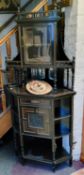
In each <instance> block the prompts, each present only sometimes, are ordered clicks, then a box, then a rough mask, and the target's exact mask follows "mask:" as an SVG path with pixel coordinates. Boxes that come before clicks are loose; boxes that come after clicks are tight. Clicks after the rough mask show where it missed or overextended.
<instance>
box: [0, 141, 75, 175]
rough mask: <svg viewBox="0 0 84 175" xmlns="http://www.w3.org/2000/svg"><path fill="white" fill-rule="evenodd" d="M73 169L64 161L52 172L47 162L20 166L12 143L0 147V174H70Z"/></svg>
mask: <svg viewBox="0 0 84 175" xmlns="http://www.w3.org/2000/svg"><path fill="white" fill-rule="evenodd" d="M75 171H76V169H75V168H74V166H72V167H69V166H68V165H67V164H66V163H62V164H60V165H57V167H56V171H55V172H54V173H53V172H52V167H51V166H50V165H47V164H44V165H43V164H39V163H38V164H35V163H26V164H25V165H24V166H22V165H21V164H20V163H19V160H18V158H17V156H16V155H15V153H14V147H13V144H6V145H4V146H1V147H0V175H53V174H54V175H71V173H73V172H75Z"/></svg>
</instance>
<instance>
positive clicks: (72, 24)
mask: <svg viewBox="0 0 84 175" xmlns="http://www.w3.org/2000/svg"><path fill="white" fill-rule="evenodd" d="M65 14H66V15H65V16H66V22H65V51H66V53H67V55H68V56H69V58H70V59H72V58H73V56H75V58H76V60H75V62H76V65H75V84H74V90H75V91H76V92H77V94H76V95H75V98H74V121H73V142H74V143H76V144H74V147H73V158H74V159H75V160H79V159H80V153H81V138H82V118H83V98H84V95H83V94H84V69H83V68H84V1H83V0H73V3H72V6H71V7H69V8H67V9H66V13H65Z"/></svg>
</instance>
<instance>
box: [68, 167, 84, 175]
mask: <svg viewBox="0 0 84 175" xmlns="http://www.w3.org/2000/svg"><path fill="white" fill-rule="evenodd" d="M71 175H84V168H83V169H80V170H78V171H76V172H74V173H72V174H71Z"/></svg>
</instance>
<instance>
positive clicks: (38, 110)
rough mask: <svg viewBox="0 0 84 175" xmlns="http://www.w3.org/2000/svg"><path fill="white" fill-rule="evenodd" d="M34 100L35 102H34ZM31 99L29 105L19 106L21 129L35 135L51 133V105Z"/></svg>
mask: <svg viewBox="0 0 84 175" xmlns="http://www.w3.org/2000/svg"><path fill="white" fill-rule="evenodd" d="M34 102H35V103H34ZM42 104H43V103H42ZM42 104H40V101H37V102H36V101H34V100H32V101H31V103H30V105H29V106H23V107H21V120H22V131H23V132H25V133H31V134H36V135H43V136H44V137H45V136H50V135H51V127H50V123H51V116H52V114H51V106H50V105H49V106H48V104H49V103H48V104H46V103H44V104H45V105H42Z"/></svg>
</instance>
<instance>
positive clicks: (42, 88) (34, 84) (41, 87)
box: [26, 80, 52, 95]
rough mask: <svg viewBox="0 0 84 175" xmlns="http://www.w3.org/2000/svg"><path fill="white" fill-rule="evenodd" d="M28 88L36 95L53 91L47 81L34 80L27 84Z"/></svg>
mask: <svg viewBox="0 0 84 175" xmlns="http://www.w3.org/2000/svg"><path fill="white" fill-rule="evenodd" d="M26 89H27V91H28V92H30V93H32V94H34V95H44V94H47V93H49V92H51V91H52V86H51V85H50V84H48V83H47V82H45V81H39V80H32V81H30V82H29V83H27V84H26Z"/></svg>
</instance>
